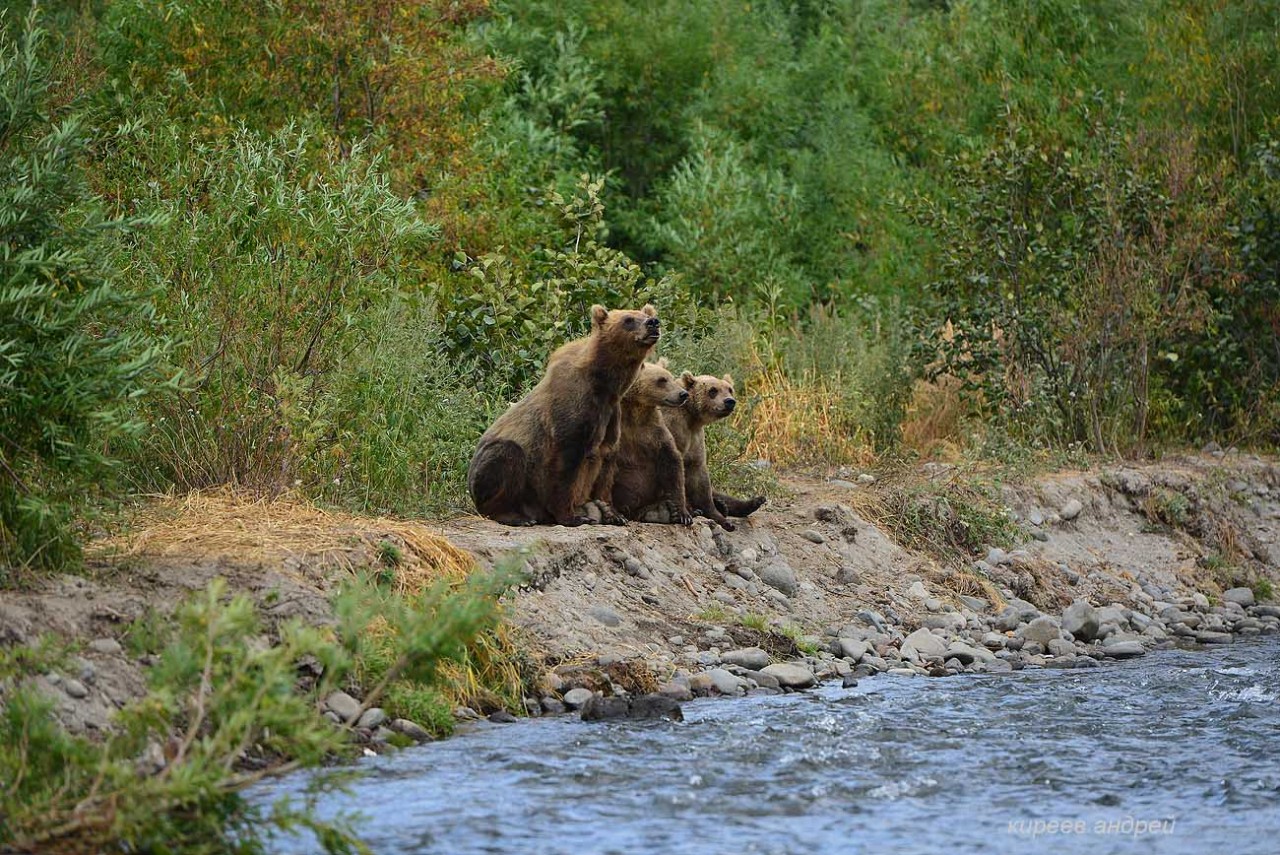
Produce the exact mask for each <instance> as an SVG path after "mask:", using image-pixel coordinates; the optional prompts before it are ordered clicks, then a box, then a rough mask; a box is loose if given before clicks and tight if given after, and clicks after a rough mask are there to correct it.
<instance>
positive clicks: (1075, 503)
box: [1058, 499, 1084, 522]
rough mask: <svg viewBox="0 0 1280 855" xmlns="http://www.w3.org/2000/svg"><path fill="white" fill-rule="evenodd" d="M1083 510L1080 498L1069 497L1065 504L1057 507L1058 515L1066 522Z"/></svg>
mask: <svg viewBox="0 0 1280 855" xmlns="http://www.w3.org/2000/svg"><path fill="white" fill-rule="evenodd" d="M1083 511H1084V505H1083V504H1081V503H1080V500H1079V499H1071V500H1070V501H1068V502H1067V503H1066V504H1065V505H1063V506H1062V507H1061V508H1059V509H1058V516H1060V517H1062V518H1063V519H1064V520H1066V521H1067V522H1070V521H1071V520H1073V519H1075V518H1076V517H1078V516H1080V514H1081V512H1083Z"/></svg>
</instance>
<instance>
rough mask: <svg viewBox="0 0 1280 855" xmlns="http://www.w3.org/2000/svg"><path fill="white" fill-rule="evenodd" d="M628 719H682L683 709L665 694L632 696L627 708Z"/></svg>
mask: <svg viewBox="0 0 1280 855" xmlns="http://www.w3.org/2000/svg"><path fill="white" fill-rule="evenodd" d="M627 718H630V719H639V720H647V719H667V720H668V721H684V710H682V709H680V704H678V703H676V701H675V700H674V699H673V698H669V697H667V696H666V695H654V694H650V695H641V696H640V697H638V698H632V699H631V703H630V708H629V709H628V710H627Z"/></svg>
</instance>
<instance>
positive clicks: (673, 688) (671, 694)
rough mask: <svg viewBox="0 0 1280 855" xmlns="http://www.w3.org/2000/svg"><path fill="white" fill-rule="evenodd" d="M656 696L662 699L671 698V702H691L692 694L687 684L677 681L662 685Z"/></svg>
mask: <svg viewBox="0 0 1280 855" xmlns="http://www.w3.org/2000/svg"><path fill="white" fill-rule="evenodd" d="M658 694H660V695H662V696H663V697H667V698H671V700H673V701H691V700H693V692H691V691H690V690H689V684H688V683H682V682H680V681H679V680H672V681H670V682H667V683H663V684H662V685H661V686H659V687H658Z"/></svg>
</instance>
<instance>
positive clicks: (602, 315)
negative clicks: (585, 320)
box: [591, 303, 609, 327]
mask: <svg viewBox="0 0 1280 855" xmlns="http://www.w3.org/2000/svg"><path fill="white" fill-rule="evenodd" d="M608 317H609V310H608V309H606V308H605V307H604V306H601V305H600V304H599V303H596V304H595V305H594V306H592V307H591V326H593V327H602V326H604V322H605V320H606V319H607V318H608Z"/></svg>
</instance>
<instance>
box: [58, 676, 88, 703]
mask: <svg viewBox="0 0 1280 855" xmlns="http://www.w3.org/2000/svg"><path fill="white" fill-rule="evenodd" d="M62 691H64V692H66V693H67V694H68V695H70V696H71V697H73V698H87V697H89V690H88V689H87V688H86V687H85V685H84V683H81V682H80V681H79V680H75V679H72V678H71V677H68V678H66V679H65V680H63V681H62Z"/></svg>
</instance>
